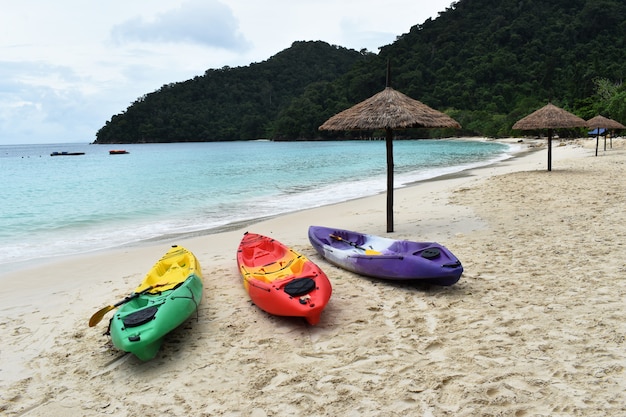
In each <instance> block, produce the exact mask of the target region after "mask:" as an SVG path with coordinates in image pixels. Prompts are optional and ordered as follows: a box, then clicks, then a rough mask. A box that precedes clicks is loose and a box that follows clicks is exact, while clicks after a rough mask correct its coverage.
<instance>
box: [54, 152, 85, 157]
mask: <svg viewBox="0 0 626 417" xmlns="http://www.w3.org/2000/svg"><path fill="white" fill-rule="evenodd" d="M84 154H85V152H52V153H51V154H50V156H71V155H84Z"/></svg>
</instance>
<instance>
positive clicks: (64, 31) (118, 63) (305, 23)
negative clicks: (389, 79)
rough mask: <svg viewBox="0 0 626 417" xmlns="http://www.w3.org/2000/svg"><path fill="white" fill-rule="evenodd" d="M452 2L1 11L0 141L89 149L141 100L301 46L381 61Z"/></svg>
mask: <svg viewBox="0 0 626 417" xmlns="http://www.w3.org/2000/svg"><path fill="white" fill-rule="evenodd" d="M451 3H452V0H385V1H383V0H359V1H357V0H266V1H264V2H253V1H250V0H228V1H226V0H133V1H130V2H129V1H126V0H108V1H107V2H84V0H57V1H55V2H50V1H48V0H23V1H20V2H8V3H7V4H5V5H3V10H2V13H0V51H1V53H0V144H10V143H45V142H77V141H80V142H91V141H93V140H95V134H96V132H97V130H98V129H99V128H100V127H102V126H103V125H104V124H105V122H106V121H107V120H109V119H110V118H111V116H113V115H114V114H117V113H120V112H122V111H124V110H125V109H126V108H127V107H128V106H129V105H130V104H131V103H132V102H133V101H135V100H136V99H137V98H138V97H140V96H142V95H144V94H147V93H150V92H152V91H155V90H157V89H158V88H160V87H161V86H162V85H164V84H169V83H172V82H178V81H184V80H186V79H189V78H193V77H194V76H197V75H202V74H203V73H204V72H205V71H206V70H207V69H210V68H221V67H223V66H225V65H228V66H231V67H236V66H241V65H248V64H250V63H252V62H260V61H264V60H266V59H268V58H270V57H271V56H272V55H275V54H276V53H278V52H280V51H282V50H283V49H285V48H288V47H289V46H290V45H291V44H292V43H293V42H294V41H309V40H311V41H315V40H322V41H325V42H328V43H331V44H335V45H340V46H344V47H347V48H353V49H357V50H361V49H363V48H365V49H368V50H370V51H372V52H378V47H381V46H384V45H387V44H390V43H392V42H393V41H394V40H395V38H396V37H397V36H400V35H402V34H403V33H406V32H408V31H409V29H410V28H411V26H413V25H416V24H420V23H423V22H424V21H425V20H426V19H427V18H429V17H436V16H437V12H439V11H443V10H445V9H446V7H449V5H450V4H451Z"/></svg>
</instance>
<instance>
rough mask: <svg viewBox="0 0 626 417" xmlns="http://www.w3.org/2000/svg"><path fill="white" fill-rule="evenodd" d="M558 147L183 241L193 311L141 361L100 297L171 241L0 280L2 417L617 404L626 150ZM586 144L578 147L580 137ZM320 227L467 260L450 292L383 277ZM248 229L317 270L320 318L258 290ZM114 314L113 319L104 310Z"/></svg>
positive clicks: (625, 267)
mask: <svg viewBox="0 0 626 417" xmlns="http://www.w3.org/2000/svg"><path fill="white" fill-rule="evenodd" d="M625 143H626V142H625V141H624V140H622V139H615V140H614V141H613V149H609V150H607V151H606V152H604V151H603V150H602V143H601V150H600V154H599V156H598V157H595V156H594V154H595V141H594V140H580V141H576V142H575V143H571V142H570V143H569V144H568V145H566V146H558V145H559V143H558V141H556V142H553V145H554V147H553V160H552V171H551V172H548V171H547V151H546V149H545V146H544V147H543V148H542V149H541V150H539V151H537V152H531V153H528V154H525V155H523V156H521V157H519V158H515V159H513V160H509V161H506V162H504V163H500V164H497V165H494V166H490V167H487V168H482V169H476V170H472V171H470V172H467V173H466V174H467V175H465V176H456V177H452V178H447V179H441V180H437V181H428V182H423V183H419V184H416V185H414V186H411V187H408V188H404V189H400V190H396V192H395V210H394V212H395V232H394V233H392V234H387V233H386V232H385V230H386V214H385V196H384V195H378V196H375V197H371V198H365V199H360V200H355V201H350V202H347V203H342V204H337V205H333V206H327V207H322V208H317V209H313V210H307V211H302V212H298V213H294V214H290V215H285V216H281V217H278V218H274V219H270V220H267V221H263V222H260V223H258V224H254V225H251V226H248V227H246V228H243V229H240V230H234V231H229V232H226V233H220V234H215V235H209V236H202V237H195V238H189V239H182V240H180V241H177V242H171V243H177V244H179V245H183V246H185V247H187V248H188V249H190V250H191V251H193V252H194V253H195V254H196V256H197V257H198V259H199V261H200V263H201V265H202V271H203V274H204V283H205V291H204V299H203V301H202V304H201V306H200V309H199V314H198V319H197V320H196V319H195V318H194V319H193V320H190V321H189V322H188V323H186V324H185V325H183V326H182V328H180V329H178V330H176V331H174V332H173V333H172V334H170V336H169V337H168V338H167V339H166V341H165V343H164V345H163V347H162V349H161V351H160V352H159V354H158V355H157V357H156V358H155V359H154V360H152V361H150V362H145V363H143V362H141V361H139V360H138V359H136V358H135V357H133V356H132V355H128V354H124V353H123V352H120V351H118V350H116V349H115V348H114V347H113V346H112V345H111V344H110V342H109V339H108V337H106V336H103V335H102V334H103V333H104V331H105V330H106V324H107V322H108V320H107V319H108V317H110V316H108V317H107V318H105V320H103V321H102V322H101V323H100V324H99V325H98V326H97V327H94V328H89V327H87V321H88V319H89V317H90V316H91V315H92V314H93V313H94V312H95V311H96V310H98V309H99V308H100V307H103V306H106V305H108V304H111V303H114V302H116V301H118V300H120V299H122V298H123V297H124V296H126V295H128V293H129V292H130V291H132V289H133V288H134V287H135V286H136V285H137V284H138V282H139V281H140V280H141V279H142V277H143V275H144V274H145V273H146V272H147V271H148V269H149V268H150V267H151V266H152V265H153V263H154V262H155V261H156V260H157V259H158V258H159V257H160V256H161V255H162V254H163V253H165V251H167V249H168V247H169V243H170V242H168V243H164V244H159V245H155V246H152V247H138V248H132V249H120V250H114V251H107V252H105V253H98V254H94V255H90V256H83V257H76V258H72V259H64V260H62V261H60V262H57V263H55V264H51V265H45V266H40V267H37V268H36V269H33V270H26V271H15V272H10V273H7V274H5V275H3V276H1V277H0V280H1V282H2V286H1V287H0V295H1V296H2V304H1V307H0V312H1V315H0V330H1V335H2V342H1V345H0V346H1V348H0V393H1V396H0V414H2V415H7V416H45V417H53V416H68V415H72V416H73V415H76V416H78V415H81V416H98V415H115V416H138V415H142V416H162V415H180V416H186V415H189V416H192V415H193V416H213V415H225V416H254V417H262V416H291V415H301V416H305V415H306V416H364V415H366V416H369V415H385V416H405V415H419V416H477V415H484V416H489V415H494V416H495V415H498V416H535V415H542V416H603V415H606V416H623V415H626V405H625V404H626V395H625V392H626V377H625V375H624V368H625V367H626V344H625V343H624V335H625V334H626V314H625V311H626V306H625V301H624V300H625V298H626V210H625V208H626V203H625V202H624V197H625V195H626V181H625V180H624V178H625V177H626V146H625ZM581 144H582V146H581ZM311 224H318V225H327V226H336V227H342V228H346V229H352V230H359V231H363V232H367V233H373V234H379V235H389V236H391V237H394V238H406V239H411V240H434V241H438V242H439V243H442V244H444V245H446V246H447V247H448V248H449V249H450V250H451V251H452V252H453V253H454V254H455V255H457V256H458V257H459V259H461V261H462V262H463V266H464V268H465V272H464V274H463V276H462V277H461V280H460V281H459V283H457V284H456V285H454V286H452V287H435V286H423V285H422V286H420V285H409V284H402V283H391V282H383V281H377V280H373V279H368V278H363V277H359V276H357V275H354V274H352V273H349V272H346V271H342V270H340V269H338V268H336V267H334V266H331V265H329V264H328V263H326V262H325V261H323V260H322V259H321V258H319V257H318V256H317V255H316V253H315V251H314V250H313V248H312V247H311V246H310V244H309V242H308V238H307V229H308V226H309V225H311ZM246 230H249V231H253V232H256V233H261V234H266V235H270V236H273V237H275V238H276V239H278V240H280V241H281V242H283V243H286V244H288V245H291V246H293V247H294V248H295V249H296V250H298V251H300V252H302V253H304V254H305V255H307V256H309V257H310V258H311V259H312V260H313V261H314V262H316V263H318V264H319V265H320V266H321V267H322V268H323V269H324V270H325V271H326V273H327V274H328V276H329V278H330V279H331V282H332V284H333V296H332V298H331V301H330V303H329V305H328V307H327V308H326V310H325V311H324V313H323V314H322V319H321V322H320V323H319V325H317V326H309V325H307V324H306V323H305V321H304V320H302V319H295V318H281V317H274V316H269V315H268V314H266V313H264V312H262V311H260V310H259V309H258V308H256V307H255V306H254V305H252V304H251V302H250V301H249V299H248V297H247V294H246V293H245V291H244V289H243V286H242V284H241V278H240V276H239V273H238V271H237V267H236V261H235V254H236V248H237V245H238V243H239V241H240V239H241V236H242V234H243V232H245V231H246ZM110 314H112V313H109V315H110Z"/></svg>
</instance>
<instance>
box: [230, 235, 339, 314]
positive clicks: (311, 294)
mask: <svg viewBox="0 0 626 417" xmlns="http://www.w3.org/2000/svg"><path fill="white" fill-rule="evenodd" d="M237 264H238V267H239V271H240V273H241V275H242V277H243V285H244V288H245V290H246V291H247V292H248V295H249V296H250V299H251V300H252V302H253V303H254V304H255V305H256V306H257V307H259V308H260V309H261V310H263V311H265V312H267V313H269V314H273V315H277V316H291V317H303V318H304V319H305V320H306V321H307V322H308V323H309V324H311V325H315V324H318V323H319V321H320V316H321V314H322V311H323V310H324V308H325V307H326V305H327V304H328V301H329V299H330V296H331V294H332V287H331V284H330V281H329V280H328V277H327V276H326V274H325V273H324V272H323V271H322V270H321V269H320V268H319V267H318V266H317V265H316V264H314V263H313V262H312V261H310V260H309V259H307V258H306V257H305V256H304V255H302V254H300V253H298V252H296V251H294V250H293V249H291V248H289V247H287V246H285V245H284V244H282V243H280V242H278V241H277V240H275V239H272V238H270V237H267V236H263V235H259V234H255V233H246V234H245V235H244V237H243V239H242V240H241V243H240V244H239V248H238V250H237Z"/></svg>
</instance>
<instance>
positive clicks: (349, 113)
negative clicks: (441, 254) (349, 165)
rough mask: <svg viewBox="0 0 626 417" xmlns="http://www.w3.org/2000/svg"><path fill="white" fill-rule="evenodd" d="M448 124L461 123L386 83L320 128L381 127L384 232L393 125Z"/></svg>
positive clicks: (390, 215)
mask: <svg viewBox="0 0 626 417" xmlns="http://www.w3.org/2000/svg"><path fill="white" fill-rule="evenodd" d="M436 127H448V128H455V129H460V128H461V125H460V124H459V123H458V122H457V121H456V120H454V119H453V118H451V117H450V116H448V115H446V114H445V113H442V112H440V111H437V110H434V109H432V108H430V107H428V106H427V105H425V104H424V103H421V102H419V101H417V100H413V99H412V98H410V97H407V96H406V95H404V94H402V93H400V92H398V91H396V90H394V89H393V88H391V87H390V86H389V68H387V87H386V88H385V89H384V90H383V91H381V92H380V93H378V94H375V95H373V96H372V97H370V98H368V99H367V100H365V101H362V102H360V103H358V104H355V105H354V106H352V107H350V108H349V109H347V110H344V111H342V112H341V113H338V114H336V115H334V116H333V117H331V118H330V119H328V120H327V121H326V122H325V123H324V124H323V125H321V126H320V127H319V129H320V130H376V129H385V133H386V135H385V140H386V145H387V232H393V129H408V128H436Z"/></svg>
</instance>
